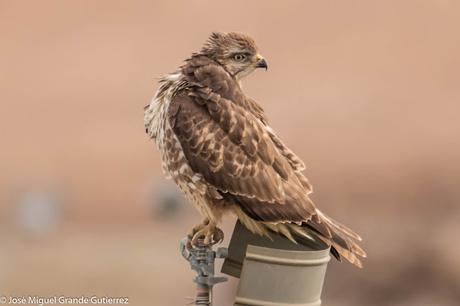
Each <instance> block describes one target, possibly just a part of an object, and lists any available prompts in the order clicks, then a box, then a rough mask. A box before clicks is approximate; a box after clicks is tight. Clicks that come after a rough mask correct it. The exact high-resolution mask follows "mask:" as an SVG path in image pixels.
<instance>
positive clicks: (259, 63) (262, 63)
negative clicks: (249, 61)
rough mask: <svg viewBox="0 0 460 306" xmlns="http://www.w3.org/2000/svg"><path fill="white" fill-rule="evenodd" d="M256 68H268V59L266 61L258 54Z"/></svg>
mask: <svg viewBox="0 0 460 306" xmlns="http://www.w3.org/2000/svg"><path fill="white" fill-rule="evenodd" d="M256 68H265V70H267V69H268V65H267V61H265V59H264V58H263V57H262V56H261V55H257V62H256Z"/></svg>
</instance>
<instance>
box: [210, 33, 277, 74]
mask: <svg viewBox="0 0 460 306" xmlns="http://www.w3.org/2000/svg"><path fill="white" fill-rule="evenodd" d="M201 53H202V54H204V55H206V56H208V57H210V58H212V59H213V60H215V61H217V62H218V63H219V64H221V65H222V66H224V68H225V69H226V70H227V71H228V72H229V73H230V74H231V75H232V76H233V77H234V78H235V79H237V80H241V79H242V78H243V77H245V76H247V75H248V74H250V73H251V72H253V71H254V70H255V69H256V68H265V70H267V68H268V65H267V62H266V61H265V59H264V58H263V57H262V56H261V55H260V54H259V53H258V50H257V46H256V44H255V42H254V40H253V39H252V38H251V37H249V36H247V35H245V34H240V33H234V32H230V33H220V32H214V33H212V34H211V36H210V37H209V39H208V41H207V42H206V44H205V45H204V46H203V49H202V50H201Z"/></svg>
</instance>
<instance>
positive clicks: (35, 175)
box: [0, 0, 460, 306]
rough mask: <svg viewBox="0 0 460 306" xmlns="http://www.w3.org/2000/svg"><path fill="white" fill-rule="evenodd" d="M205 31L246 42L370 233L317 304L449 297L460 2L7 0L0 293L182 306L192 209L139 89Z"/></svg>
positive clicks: (253, 79) (255, 80)
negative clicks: (364, 253) (173, 181)
mask: <svg viewBox="0 0 460 306" xmlns="http://www.w3.org/2000/svg"><path fill="white" fill-rule="evenodd" d="M214 30H220V31H241V32H246V33H248V34H250V35H252V36H253V37H254V38H255V39H256V41H257V42H258V45H259V47H260V49H261V53H262V54H263V55H264V56H265V57H266V58H267V60H268V63H269V66H270V69H269V70H268V72H266V73H265V72H256V73H255V74H254V75H252V76H250V77H249V78H248V80H247V81H246V82H245V83H244V88H245V91H247V92H248V93H249V94H250V95H251V96H253V97H254V98H255V99H256V100H258V101H260V102H261V104H262V105H263V106H264V108H265V109H266V112H267V114H268V116H269V118H270V122H271V124H272V126H273V127H274V128H275V129H276V130H277V131H278V133H279V134H280V135H281V136H282V138H283V139H284V140H285V141H286V143H287V144H289V145H290V146H291V148H292V149H293V150H294V151H295V152H296V153H297V154H298V155H299V156H301V157H302V158H303V159H304V160H305V161H306V163H307V166H308V171H307V174H308V176H309V178H310V180H311V181H312V182H313V184H314V186H315V194H314V200H315V202H316V203H318V205H319V206H320V207H322V210H324V211H326V212H328V213H329V214H330V215H332V216H334V217H335V218H337V219H339V220H341V221H343V223H346V224H348V225H350V226H351V227H353V228H354V229H356V230H357V231H358V232H360V233H362V236H363V237H364V239H365V240H364V246H365V248H366V249H367V250H368V253H369V259H368V260H366V261H365V263H364V264H365V268H364V269H363V270H358V269H355V268H353V267H350V266H349V265H346V264H336V263H333V264H331V265H330V268H329V271H328V275H327V281H326V287H325V289H324V296H323V301H324V304H325V305H337V306H341V305H396V306H400V305H401V306H403V305H404V306H406V305H410V306H412V305H458V304H459V301H460V248H459V247H458V243H456V242H457V241H458V237H457V236H458V233H459V232H460V224H459V220H460V207H459V205H458V202H459V198H460V196H459V194H458V191H457V190H458V182H459V177H460V162H459V153H460V137H459V136H458V135H459V131H460V121H459V120H458V114H459V112H460V106H459V98H460V88H459V83H460V76H459V71H460V33H459V32H460V3H459V2H458V1H454V0H451V1H449V0H442V1H346V2H344V1H342V2H339V1H300V0H299V1H283V2H280V1H265V2H244V1H227V2H219V3H217V2H215V1H193V2H192V1H178V2H172V1H129V2H128V1H124V2H121V1H49V0H47V1H14V2H13V1H6V0H5V1H2V0H0V139H1V140H2V143H1V146H0V173H1V174H0V239H1V240H0V243H1V245H2V248H1V251H0V293H1V294H6V295H10V294H11V295H12V294H26V295H28V294H32V295H33V294H36V295H49V294H69V295H80V294H90V295H91V294H106V295H114V296H124V295H126V296H129V297H130V298H131V304H132V305H141V306H142V305H184V304H185V302H184V301H185V300H184V297H186V296H190V295H192V294H193V284H192V282H191V277H192V273H191V272H190V271H188V268H187V266H186V263H185V262H184V261H183V260H182V259H181V257H180V255H179V252H178V248H177V245H178V241H179V239H180V238H181V237H182V236H183V235H184V234H185V233H186V232H187V231H188V229H189V228H190V227H191V226H192V225H193V224H194V223H196V222H198V221H199V216H198V215H197V213H196V212H194V210H193V209H192V208H191V207H189V206H188V205H187V203H179V205H178V203H176V202H177V200H175V199H176V198H175V193H174V191H173V190H174V189H170V188H169V187H165V186H169V185H163V184H165V183H164V182H163V180H162V179H161V177H162V174H161V172H160V164H159V156H158V153H157V152H156V150H154V148H153V144H152V143H151V142H149V141H148V139H147V137H146V136H145V135H144V129H143V120H142V116H143V106H144V105H145V104H147V103H148V101H149V100H150V98H151V96H152V95H153V91H154V89H155V87H156V84H155V83H156V79H157V78H158V77H159V76H161V75H162V74H165V73H168V72H171V71H173V70H174V69H175V68H176V67H177V66H178V65H180V64H181V61H182V60H183V59H185V58H186V57H187V56H188V55H189V54H190V53H191V52H193V51H195V50H197V49H199V48H200V46H201V44H202V43H203V42H204V40H205V39H206V38H207V36H208V35H209V33H210V32H211V31H214ZM165 190H166V193H165V192H163V191H165ZM169 190H171V191H169ZM171 199H172V200H171ZM179 202H180V201H179ZM165 203H166V204H165ZM171 207H172V208H171ZM232 222H233V220H232V219H231V218H228V219H227V220H226V224H225V227H226V229H227V233H228V234H229V233H230V230H231V224H232ZM235 284H236V281H232V282H231V283H230V284H226V285H224V286H221V287H219V288H217V289H216V291H217V292H216V296H217V298H218V299H219V301H218V304H217V305H219V306H221V305H223V306H225V305H230V303H231V302H230V301H231V296H232V294H233V292H234V287H235Z"/></svg>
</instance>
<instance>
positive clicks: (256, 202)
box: [144, 33, 365, 266]
mask: <svg viewBox="0 0 460 306" xmlns="http://www.w3.org/2000/svg"><path fill="white" fill-rule="evenodd" d="M235 54H236V55H235ZM238 54H243V60H241V59H240V57H239V56H237V55H238ZM244 54H246V55H244ZM260 60H261V57H260V56H259V55H258V53H257V47H256V45H255V43H254V41H253V40H252V39H251V38H250V37H248V36H246V35H243V34H237V33H229V34H224V33H213V34H212V35H211V37H210V39H209V41H208V42H207V43H206V44H205V46H204V47H203V49H202V50H201V52H198V53H194V54H193V55H192V56H191V57H190V58H189V59H187V60H186V61H185V64H184V65H183V66H182V67H181V68H180V69H179V70H178V71H176V72H174V73H172V74H170V75H168V76H166V77H165V78H163V79H162V80H161V81H160V88H159V89H158V91H157V92H156V94H155V96H154V98H153V100H152V102H151V103H150V104H149V105H148V106H147V107H146V108H145V117H144V123H145V127H146V130H147V133H148V135H149V136H150V137H151V138H153V139H154V140H155V143H156V146H157V148H158V150H159V151H160V152H161V155H162V164H163V169H164V171H165V173H166V174H167V175H169V176H170V177H171V178H172V179H173V180H174V181H175V182H176V184H177V185H178V186H179V187H180V189H181V190H182V191H183V192H184V193H185V194H186V196H187V198H188V199H189V200H190V201H191V202H192V203H193V204H195V206H196V207H197V208H198V209H199V211H200V212H201V214H202V215H203V216H204V217H206V218H208V219H209V220H213V221H215V222H218V221H219V220H220V218H221V216H222V214H223V213H225V212H227V211H232V212H234V213H235V214H236V215H237V217H238V218H239V219H240V220H241V221H242V223H243V224H244V225H246V226H247V227H248V228H249V229H250V230H251V231H253V232H256V233H260V234H265V233H267V231H268V230H272V231H277V232H280V233H281V234H283V235H285V236H287V237H288V238H290V239H292V240H297V239H296V237H299V236H302V235H303V236H308V237H310V238H311V239H320V240H322V241H325V242H326V243H328V244H329V245H331V246H332V250H333V251H332V252H333V254H334V255H335V256H336V257H337V258H340V255H342V256H343V257H345V258H347V259H348V260H349V261H350V262H352V263H354V264H355V265H358V266H361V262H360V260H359V259H358V257H357V256H365V252H364V251H363V250H362V249H361V248H360V247H359V246H358V245H357V244H356V242H355V240H360V237H359V236H358V235H357V234H355V233H354V232H353V231H351V230H350V229H348V228H347V227H345V226H343V225H341V224H339V223H337V222H336V221H334V220H332V219H330V218H329V217H327V216H325V215H324V214H323V213H321V212H320V211H319V210H318V209H317V208H316V207H315V205H314V204H313V202H312V201H311V200H310V198H309V196H308V195H309V193H311V191H312V188H311V185H310V183H309V182H308V180H307V178H306V177H305V176H304V175H303V173H302V171H303V170H304V168H305V167H304V164H303V162H302V160H301V159H300V158H299V157H297V156H296V155H295V154H294V153H293V152H292V151H291V150H290V149H289V148H287V147H286V146H285V144H284V143H283V142H282V141H281V139H280V138H279V137H278V136H277V135H276V133H275V132H274V130H273V129H272V128H271V127H270V126H269V125H268V121H267V119H266V116H265V114H264V112H263V109H262V108H261V107H260V105H259V104H257V102H255V101H254V100H253V99H251V98H249V97H247V96H246V95H245V94H244V93H243V91H242V89H241V86H240V81H241V78H242V77H244V76H245V75H247V74H249V73H250V72H252V71H253V70H254V69H255V68H257V67H258V66H257V61H260ZM264 63H265V61H264Z"/></svg>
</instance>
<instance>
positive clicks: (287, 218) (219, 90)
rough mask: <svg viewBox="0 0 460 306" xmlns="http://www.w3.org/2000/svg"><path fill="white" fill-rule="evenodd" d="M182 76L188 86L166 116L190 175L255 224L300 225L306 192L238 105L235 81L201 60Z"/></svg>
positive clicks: (309, 209)
mask: <svg viewBox="0 0 460 306" xmlns="http://www.w3.org/2000/svg"><path fill="white" fill-rule="evenodd" d="M184 70H186V69H184ZM187 74H188V77H189V82H190V83H191V84H193V85H192V86H190V87H189V88H188V89H187V90H184V91H182V92H180V93H178V94H177V95H175V96H174V98H173V100H172V101H171V105H170V107H169V112H168V116H169V123H170V125H171V127H172V129H173V131H174V133H175V136H176V137H177V138H178V140H179V142H180V144H181V147H182V150H183V152H184V155H185V156H186V159H187V161H188V163H189V164H190V166H191V168H192V169H193V171H195V172H196V173H199V174H200V175H201V176H202V177H203V178H204V179H205V180H206V182H207V183H208V184H210V185H211V186H213V187H215V188H216V189H217V190H218V191H219V192H220V193H221V194H222V195H223V196H224V197H226V198H231V200H232V202H233V203H235V204H237V205H240V206H241V208H242V209H243V210H244V211H245V212H246V213H247V214H248V215H249V216H251V217H252V218H254V219H256V220H263V221H272V222H300V221H306V220H308V219H309V218H310V217H311V216H312V215H313V214H315V206H314V205H313V203H312V202H311V201H310V199H309V198H308V190H307V189H306V188H305V186H304V185H303V184H302V181H301V180H300V179H299V178H298V175H297V174H296V172H295V171H294V169H293V168H292V166H291V164H290V162H289V160H288V159H287V158H286V157H285V156H284V155H283V153H282V152H281V151H280V150H279V148H278V147H277V145H276V144H275V143H274V141H273V139H272V136H271V135H270V134H269V133H268V131H267V129H266V127H265V126H264V124H263V123H262V122H261V121H260V120H259V119H258V118H257V117H256V116H255V114H254V113H253V112H251V111H250V110H248V109H247V108H245V107H244V106H245V105H247V103H248V102H247V101H246V100H243V99H245V97H244V95H243V94H242V93H241V90H240V88H239V86H238V84H237V83H236V82H235V80H233V79H232V78H231V77H230V76H229V75H228V73H227V72H226V71H225V70H223V68H220V67H219V66H218V65H215V64H213V63H207V62H205V64H204V65H201V66H198V67H196V66H195V67H194V69H189V71H188V72H187V71H186V75H187ZM232 99H233V100H232Z"/></svg>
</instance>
